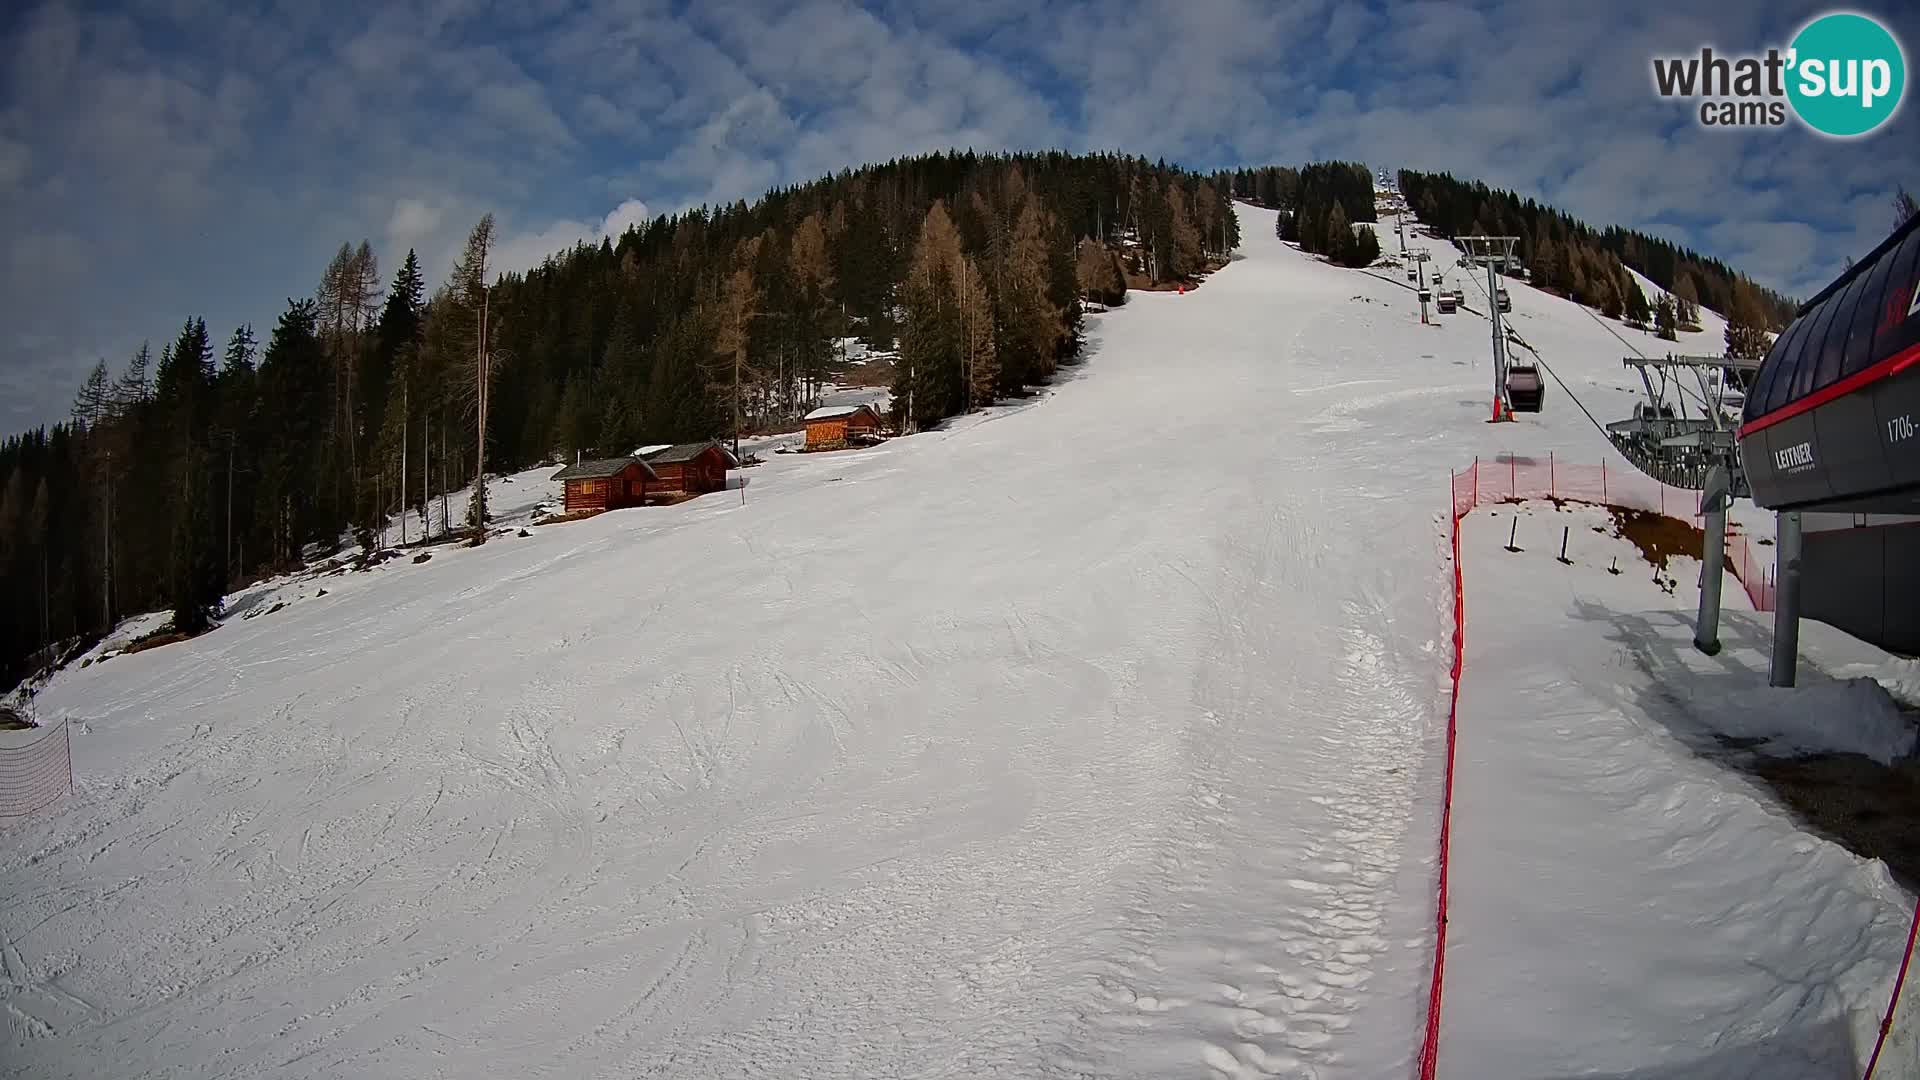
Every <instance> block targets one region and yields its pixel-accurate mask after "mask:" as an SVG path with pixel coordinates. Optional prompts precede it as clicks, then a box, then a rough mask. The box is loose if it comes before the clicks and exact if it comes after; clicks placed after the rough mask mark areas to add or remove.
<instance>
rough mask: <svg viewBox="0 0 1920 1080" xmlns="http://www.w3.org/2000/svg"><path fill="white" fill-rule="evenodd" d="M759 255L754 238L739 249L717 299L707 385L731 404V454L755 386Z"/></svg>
mask: <svg viewBox="0 0 1920 1080" xmlns="http://www.w3.org/2000/svg"><path fill="white" fill-rule="evenodd" d="M759 251H760V240H759V238H758V237H755V238H754V239H752V240H749V241H747V242H745V243H743V244H741V245H740V248H739V250H738V251H737V252H736V253H735V257H734V269H733V271H732V272H731V273H729V274H728V275H727V276H726V279H725V280H724V281H723V282H722V283H721V287H720V294H719V296H718V297H717V298H716V303H717V307H716V312H717V315H718V326H719V333H718V335H717V336H716V337H715V338H714V340H713V361H712V367H711V372H712V373H711V375H710V376H709V384H710V386H711V388H712V390H713V392H714V393H715V394H716V395H723V396H725V397H726V398H727V399H728V400H729V401H730V402H731V406H730V408H731V410H732V416H733V420H732V426H731V429H730V432H731V435H732V438H733V447H734V452H735V453H736V454H737V453H739V450H740V429H741V427H742V425H743V424H745V422H746V413H745V409H746V401H747V398H748V397H749V396H751V394H752V393H753V388H754V387H755V386H756V385H757V384H758V382H759V378H758V373H757V372H756V371H755V369H754V366H753V334H752V326H751V324H752V321H753V320H754V319H755V318H757V317H758V316H759V315H760V314H761V312H760V300H761V293H760V286H759V284H758V282H757V281H756V280H755V279H754V273H753V263H754V260H755V259H756V258H757V257H758V255H759Z"/></svg>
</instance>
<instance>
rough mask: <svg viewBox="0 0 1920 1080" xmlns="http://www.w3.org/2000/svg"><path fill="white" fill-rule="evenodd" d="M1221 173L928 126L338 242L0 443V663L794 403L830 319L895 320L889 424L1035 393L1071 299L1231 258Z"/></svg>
mask: <svg viewBox="0 0 1920 1080" xmlns="http://www.w3.org/2000/svg"><path fill="white" fill-rule="evenodd" d="M1231 183H1232V180H1231V178H1230V177H1229V176H1227V175H1226V174H1219V175H1215V176H1211V177H1208V176H1201V175H1199V174H1196V173H1193V172H1189V171H1186V170H1182V169H1179V168H1177V167H1174V166H1170V165H1168V164H1166V163H1165V162H1158V163H1154V162H1149V161H1147V160H1145V159H1141V158H1133V157H1127V156H1122V155H1111V154H1100V155H1084V156H1076V155H1067V154H1062V153H1044V154H1017V155H996V156H988V155H978V154H974V153H945V154H932V155H927V156H923V157H917V158H911V159H903V160H896V161H893V162H890V163H887V164H883V165H875V166H869V167H865V168H861V169H858V170H853V171H846V172H842V173H840V174H838V175H836V176H833V177H829V178H824V179H821V180H818V181H815V182H813V183H809V184H805V185H800V186H796V187H791V188H783V189H779V190H775V191H772V192H770V193H768V194H767V195H766V196H765V197H763V198H762V199H760V200H759V201H757V202H755V203H753V204H751V205H749V204H747V203H745V202H736V203H733V204H732V205H727V206H718V207H701V208H698V209H694V210H690V211H687V212H685V213H682V214H678V215H674V216H661V217H658V218H656V219H654V220H653V221H652V222H650V223H648V224H647V225H645V226H644V227H636V228H633V229H630V230H628V231H627V232H626V233H625V234H624V235H622V236H620V237H617V238H611V239H607V240H605V241H603V242H602V243H600V244H597V245H595V244H585V243H583V244H580V245H578V246H576V247H574V248H573V249H572V250H569V251H563V252H558V253H556V254H554V255H553V256H552V257H550V258H549V259H548V260H547V261H546V262H545V263H544V264H542V265H541V266H539V267H537V268H535V269H533V270H531V271H529V272H526V273H524V274H520V273H508V274H500V273H498V272H497V271H496V269H495V268H494V266H493V265H492V259H493V242H494V236H493V232H494V225H493V221H492V218H491V216H489V217H487V218H485V219H483V220H482V221H480V222H478V223H477V224H476V225H475V226H474V228H473V231H472V233H471V235H470V237H469V239H468V242H467V245H466V248H465V251H464V253H463V254H462V255H461V257H460V259H459V261H458V262H457V264H456V265H455V267H454V268H453V271H452V273H451V275H450V276H449V277H448V278H447V279H446V280H445V281H444V282H440V283H436V282H432V281H429V280H428V278H427V275H426V273H425V272H424V271H423V269H422V267H421V266H420V265H419V262H418V260H417V259H416V258H415V257H414V255H413V253H411V252H409V253H407V255H406V256H405V259H404V261H403V262H402V263H401V265H400V266H398V267H393V268H390V269H384V270H383V268H382V267H380V266H379V265H378V264H377V260H376V258H375V255H374V253H373V251H372V250H371V248H370V246H369V245H368V244H367V243H365V242H364V241H361V242H357V243H345V244H342V245H341V247H340V249H339V251H338V253H337V254H336V255H335V256H334V257H333V259H332V260H331V261H330V262H329V264H328V265H327V266H325V267H316V268H315V270H316V279H317V287H314V288H312V289H311V291H308V290H307V289H306V288H304V287H303V286H301V283H296V282H290V283H288V284H289V285H290V286H300V287H299V288H298V289H297V291H296V292H295V295H294V296H293V297H292V298H290V299H289V300H288V302H287V304H286V306H285V308H284V309H283V310H281V311H278V312H265V313H262V318H261V321H260V322H259V324H258V325H257V328H256V327H255V326H239V327H230V328H210V327H209V326H207V324H206V323H205V322H204V321H203V320H202V319H200V318H198V317H188V318H186V319H185V320H184V322H183V323H182V324H181V325H180V326H179V328H178V329H177V330H175V331H173V332H172V333H171V334H170V335H169V336H167V337H164V338H156V339H155V340H154V341H152V342H150V343H148V344H147V345H143V346H142V347H141V348H140V349H139V350H138V351H136V352H135V353H134V354H133V355H132V356H130V357H126V358H122V359H121V360H120V362H119V363H117V364H114V365H109V364H108V363H107V362H106V361H105V360H102V361H101V362H100V363H99V364H98V365H97V366H96V367H95V368H94V370H93V372H92V373H91V375H90V377H88V378H87V379H86V381H85V383H84V384H83V385H82V386H81V387H80V389H79V391H78V393H77V395H76V398H75V401H74V405H73V410H72V417H71V419H70V420H69V421H67V422H63V423H59V424H56V425H54V426H52V427H51V428H44V429H40V430H36V431H31V432H28V433H25V434H21V435H16V436H13V437H11V438H8V439H7V440H6V441H5V442H4V443H0V597H4V598H5V603H4V604H0V680H4V683H0V685H5V684H10V683H11V682H12V681H14V680H15V679H18V678H20V677H22V676H24V675H25V674H27V673H29V672H31V671H32V670H34V669H35V668H37V667H39V666H41V665H42V664H44V663H45V662H46V661H47V660H49V659H52V658H55V654H56V653H57V652H59V651H62V649H61V646H62V644H63V643H64V644H65V645H66V646H68V647H70V646H72V645H73V644H76V643H80V642H87V641H91V640H94V639H95V638H96V637H97V636H98V635H99V634H100V633H102V632H104V630H106V629H107V628H109V627H110V626H111V625H112V624H113V622H114V621H115V620H116V619H118V618H120V617H122V616H124V615H127V614H132V613H136V612H141V611H148V610H155V609H165V610H170V611H172V612H173V615H174V624H175V627H176V628H177V629H178V630H179V631H180V632H183V633H192V632H194V631H196V630H199V629H203V628H205V627H206V626H207V625H208V624H209V622H210V620H211V619H213V618H214V617H216V616H217V614H218V606H219V603H220V599H221V597H222V596H223V595H224V594H225V592H227V591H228V590H229V589H230V588H232V587H233V586H235V585H237V584H239V583H242V582H244V581H248V580H252V579H256V578H258V577H261V576H263V575H267V574H271V573H275V572H280V571H285V570H289V569H293V568H296V567H298V566H300V565H303V564H304V563H305V562H306V561H307V560H309V559H312V558H315V557H318V556H320V555H323V554H330V553H333V552H336V551H338V550H339V549H340V548H341V547H342V546H343V545H344V544H351V543H353V542H355V541H356V540H357V542H358V543H359V544H360V545H363V546H368V547H371V546H372V545H374V544H375V543H377V542H378V541H377V535H378V534H377V532H376V530H377V529H378V528H379V527H380V526H381V525H382V524H383V523H384V522H385V521H386V520H387V518H388V516H389V515H391V514H393V513H395V512H397V511H398V510H400V509H401V508H402V506H403V505H406V506H411V507H414V508H415V509H416V510H418V509H420V508H421V504H422V503H425V502H429V501H432V500H433V499H435V498H436V497H437V496H439V495H440V494H442V493H444V492H447V491H450V490H457V489H460V488H463V487H465V486H467V485H468V484H469V483H471V482H472V481H473V479H474V477H475V476H476V475H480V476H482V477H484V475H485V474H486V473H500V472H506V471H511V470H517V469H522V468H526V467H529V466H532V465H536V464H539V463H542V462H548V461H556V460H570V459H571V458H572V457H573V455H574V454H575V453H576V452H583V453H586V454H588V455H593V454H596V453H604V454H624V453H627V452H629V451H630V450H631V449H632V448H633V447H635V446H637V445H641V444H644V443H650V442H651V443H665V442H677V441H683V440H691V439H698V438H709V437H711V438H723V439H724V438H728V437H730V436H732V435H734V434H735V433H736V432H740V431H746V432H752V431H754V430H759V429H763V428H765V427H768V426H772V425H776V424H780V423H783V422H787V421H790V420H791V419H792V418H794V417H796V416H798V415H800V414H801V413H803V412H804V411H805V410H806V409H807V408H809V407H810V406H811V404H812V403H813V400H814V398H815V397H816V395H817V392H818V390H819V388H820V387H821V386H822V384H823V383H825V382H826V381H827V380H828V379H829V378H830V377H832V376H833V375H834V374H835V371H836V348H835V342H836V341H837V340H838V339H840V338H843V337H858V338H862V339H864V340H866V341H867V342H869V343H870V344H873V345H875V346H878V347H880V348H883V349H894V350H897V356H896V358H895V360H894V372H893V377H892V389H893V400H894V408H895V416H894V422H895V424H896V425H897V426H898V427H899V428H900V429H901V430H912V429H914V428H917V427H925V426H927V425H929V424H933V423H937V422H939V421H940V420H941V419H943V418H945V417H948V416H952V415H955V414H958V413H961V412H964V411H966V410H968V409H970V408H974V407H977V406H979V405H981V404H984V403H986V402H990V401H992V400H994V399H995V398H997V397H1004V396H1009V395H1018V394H1021V393H1023V392H1025V390H1026V388H1028V387H1031V386H1035V385H1039V384H1043V383H1045V382H1046V381H1047V379H1048V378H1049V377H1050V376H1051V375H1052V374H1053V372H1054V370H1055V368H1056V367H1057V366H1058V365H1060V364H1063V363H1071V362H1073V361H1074V359H1075V358H1076V355H1077V353H1078V350H1079V347H1080V343H1081V336H1080V329H1081V323H1080V313H1081V305H1082V302H1083V300H1084V301H1087V302H1094V303H1099V304H1103V305H1113V304H1119V303H1123V302H1124V301H1125V299H1126V293H1127V289H1128V288H1129V282H1131V283H1133V286H1134V287H1155V286H1159V285H1162V284H1169V285H1170V284H1172V283H1175V282H1188V281H1192V280H1193V279H1194V278H1195V277H1196V275H1199V274H1201V273H1203V272H1204V271H1205V269H1206V268H1207V267H1209V266H1210V265H1217V264H1218V263H1220V262H1222V261H1224V260H1225V258H1226V256H1227V253H1228V252H1230V251H1231V250H1232V249H1233V248H1234V247H1235V246H1237V244H1238V242H1239V236H1238V225H1237V223H1236V220H1235V218H1234V215H1233V214H1232V212H1231V206H1230V203H1229V201H1228V200H1229V188H1230V186H1231ZM403 459H404V466H403ZM403 468H404V475H405V489H404V492H403V489H402V476H403ZM482 492H483V497H481V498H478V499H475V500H474V504H475V506H474V508H475V510H476V511H477V512H478V513H480V514H484V506H485V501H484V486H483V487H482ZM442 505H443V506H444V503H443V504H442ZM434 513H435V518H436V520H440V519H441V518H442V517H443V515H442V513H441V508H439V507H436V508H435V511H434ZM467 524H468V525H471V524H472V522H471V521H470V522H468V523H467ZM461 528H462V526H461V523H459V522H455V523H453V529H454V531H455V533H456V534H457V533H458V532H459V531H460V530H461ZM444 532H445V530H444V527H443V528H442V529H441V530H436V539H438V538H439V537H440V536H441V535H444ZM475 535H476V536H477V537H478V538H481V539H483V538H484V533H483V532H476V534H475Z"/></svg>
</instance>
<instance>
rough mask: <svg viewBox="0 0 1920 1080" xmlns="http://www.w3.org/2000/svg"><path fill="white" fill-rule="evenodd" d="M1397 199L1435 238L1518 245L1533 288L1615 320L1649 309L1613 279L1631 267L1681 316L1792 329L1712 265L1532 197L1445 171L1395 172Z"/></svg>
mask: <svg viewBox="0 0 1920 1080" xmlns="http://www.w3.org/2000/svg"><path fill="white" fill-rule="evenodd" d="M1400 193H1401V194H1402V195H1403V196H1405V197H1406V200H1407V205H1408V206H1409V207H1410V208H1412V210H1413V212H1414V213H1415V214H1416V215H1418V216H1419V218H1420V220H1421V221H1422V222H1423V223H1425V224H1427V225H1429V226H1432V227H1433V228H1434V229H1435V230H1436V231H1438V232H1439V233H1440V235H1442V236H1468V235H1482V236H1485V235H1494V236H1517V237H1519V238H1520V246H1519V251H1518V253H1519V255H1520V257H1521V258H1522V259H1523V260H1524V261H1525V263H1526V265H1527V269H1528V271H1529V273H1530V275H1531V277H1532V281H1533V284H1535V285H1537V286H1539V287H1541V288H1544V289H1551V290H1553V291H1556V292H1560V293H1563V294H1565V295H1567V296H1570V297H1572V298H1573V299H1575V300H1578V301H1579V302H1580V303H1583V304H1586V305H1588V306H1589V307H1594V308H1599V309H1600V310H1602V311H1605V312H1606V313H1608V314H1610V315H1613V316H1615V317H1620V316H1621V315H1622V314H1623V313H1624V314H1625V315H1626V316H1627V317H1629V318H1632V317H1635V315H1636V314H1638V317H1639V318H1641V319H1644V318H1646V317H1647V315H1646V311H1647V310H1648V307H1649V305H1648V304H1647V301H1646V300H1645V298H1641V299H1640V302H1639V304H1638V305H1636V303H1635V298H1636V296H1638V295H1639V290H1638V288H1637V287H1630V286H1631V282H1630V281H1629V280H1628V279H1627V278H1626V277H1625V275H1623V274H1621V273H1620V267H1622V266H1629V267H1632V268H1633V269H1634V270H1637V271H1639V272H1640V273H1641V274H1644V275H1645V276H1646V277H1648V278H1649V279H1651V280H1652V281H1653V283H1654V284H1656V285H1658V286H1660V287H1661V288H1662V289H1665V290H1666V291H1667V292H1669V293H1671V294H1673V298H1674V300H1675V301H1676V303H1677V305H1678V307H1679V308H1681V309H1685V308H1687V307H1689V306H1695V307H1697V306H1698V305H1701V304H1704V305H1706V306H1707V307H1708V308H1709V309H1711V310H1714V311H1717V312H1720V313H1721V314H1722V315H1724V316H1726V317H1727V320H1728V322H1729V323H1731V324H1737V325H1738V326H1740V327H1742V328H1743V331H1742V332H1743V333H1744V335H1745V338H1751V337H1753V329H1768V330H1776V331H1777V330H1782V329H1785V328H1786V325H1787V324H1788V323H1789V322H1792V321H1793V313H1794V308H1795V306H1796V305H1795V303H1794V302H1793V301H1792V300H1790V299H1788V298H1787V297H1785V296H1782V295H1780V294H1779V293H1777V292H1774V291H1772V290H1771V289H1767V288H1764V287H1762V286H1760V285H1757V284H1755V283H1754V282H1753V280H1752V279H1750V278H1748V277H1747V276H1746V275H1744V274H1741V273H1738V272H1736V271H1735V270H1734V269H1733V268H1732V267H1729V266H1728V265H1727V264H1726V263H1723V262H1721V261H1720V260H1718V259H1713V258H1708V257H1707V256H1705V255H1701V254H1699V253H1698V252H1695V251H1692V250H1690V249H1688V248H1683V247H1680V246H1679V245H1677V244H1674V243H1672V242H1670V241H1667V240H1662V239H1660V238H1659V237H1656V236H1648V235H1647V234H1645V233H1641V232H1634V231H1632V230H1630V229H1622V228H1619V227H1617V226H1610V227H1608V228H1606V229H1604V230H1602V229H1595V228H1593V227H1592V226H1590V225H1587V224H1586V223H1585V222H1581V221H1576V220H1575V219H1574V218H1572V217H1571V216H1569V215H1567V214H1566V213H1564V212H1562V211H1559V210H1556V209H1554V208H1553V207H1551V206H1547V205H1545V204H1543V203H1539V202H1536V201H1534V200H1533V199H1526V200H1522V199H1521V198H1520V197H1519V196H1518V195H1515V194H1514V193H1513V192H1511V191H1505V190H1502V189H1500V188H1490V187H1488V186H1487V185H1485V184H1483V183H1480V182H1478V181H1471V182H1470V181H1466V180H1460V179H1456V178H1455V177H1453V176H1451V175H1449V174H1447V173H1423V172H1414V171H1412V170H1409V169H1402V170H1401V171H1400ZM1636 306H1638V307H1639V308H1640V311H1639V312H1638V313H1636V312H1635V311H1634V308H1635V307H1636ZM1677 314H1678V317H1679V322H1680V323H1682V324H1685V323H1687V322H1688V321H1689V320H1688V319H1687V318H1686V315H1687V312H1686V311H1685V310H1681V311H1679V312H1678V313H1677ZM1748 328H1752V329H1748ZM1743 340H1744V339H1743Z"/></svg>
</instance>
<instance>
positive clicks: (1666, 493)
mask: <svg viewBox="0 0 1920 1080" xmlns="http://www.w3.org/2000/svg"><path fill="white" fill-rule="evenodd" d="M1452 488H1453V515H1452V533H1453V537H1452V539H1453V693H1452V697H1451V700H1450V701H1449V703H1448V705H1447V750H1446V767H1445V773H1444V777H1443V779H1442V781H1441V806H1440V855H1439V865H1438V883H1437V894H1438V895H1437V897H1436V903H1435V907H1436V910H1435V914H1434V946H1433V980H1432V983H1431V985H1430V986H1429V988H1428V991H1427V1025H1426V1032H1425V1034H1424V1036H1423V1037H1422V1039H1421V1042H1420V1057H1419V1062H1418V1064H1419V1075H1420V1080H1434V1073H1435V1072H1436V1071H1437V1070H1438V1069H1439V1065H1440V1004H1441V997H1442V991H1443V990H1444V989H1445V986H1446V969H1447V883H1448V874H1449V864H1450V861H1451V859H1450V856H1451V853H1452V844H1453V762H1454V747H1455V745H1456V743H1457V742H1458V732H1459V715H1460V676H1461V672H1462V671H1463V669H1464V665H1465V656H1466V637H1467V623H1466V619H1467V615H1466V588H1465V574H1464V572H1463V570H1462V568H1461V565H1460V519H1461V518H1464V517H1466V516H1467V515H1468V514H1469V513H1472V512H1473V508H1474V507H1476V506H1481V505H1483V504H1486V503H1499V502H1507V501H1509V500H1514V499H1564V500H1567V501H1570V502H1586V503H1594V504H1597V505H1601V506H1617V507H1621V508H1623V509H1632V510H1650V511H1653V512H1654V513H1659V514H1667V515H1669V516H1672V517H1678V518H1689V519H1692V520H1694V521H1695V522H1696V523H1697V522H1698V521H1699V520H1700V518H1701V514H1700V493H1699V492H1697V491H1690V490H1688V489H1686V488H1677V487H1671V486H1668V485H1666V484H1663V483H1661V482H1660V481H1658V480H1655V479H1653V478H1652V477H1650V476H1647V475H1646V474H1645V473H1641V472H1638V471H1635V470H1629V469H1620V468H1617V467H1609V466H1608V465H1607V464H1606V463H1605V462H1602V463H1600V464H1599V465H1575V464H1568V463H1566V462H1562V461H1558V460H1556V459H1555V458H1554V456H1553V455H1552V454H1551V453H1549V454H1548V455H1547V456H1546V457H1544V458H1537V457H1521V456H1518V455H1513V454H1508V455H1504V456H1502V457H1500V458H1497V459H1495V460H1493V461H1481V460H1480V459H1478V458H1475V459H1474V462H1473V464H1472V465H1470V466H1468V467H1467V468H1466V469H1465V470H1463V471H1461V472H1457V473H1454V474H1453V484H1452ZM1727 566H1728V567H1729V568H1730V569H1731V570H1732V571H1733V572H1734V574H1735V576H1737V577H1738V578H1739V579H1740V582H1741V584H1742V585H1744V586H1745V587H1746V590H1747V596H1748V597H1749V598H1750V599H1752V600H1753V606H1754V607H1755V608H1756V609H1757V610H1760V611H1772V610H1773V582H1772V578H1771V576H1770V575H1769V574H1767V573H1766V571H1765V568H1764V567H1763V565H1762V564H1761V562H1760V560H1758V559H1757V558H1755V556H1754V552H1753V548H1752V547H1751V545H1750V544H1749V543H1748V541H1747V537H1746V536H1745V535H1744V534H1740V535H1739V536H1737V537H1736V536H1735V535H1734V531H1733V524H1732V523H1731V522H1729V523H1728V536H1727ZM1916 919H1920V915H1916ZM1916 925H1917V926H1920V923H1916ZM1905 972H1906V969H1905V965H1904V964H1903V965H1902V967H1901V974H1902V976H1903V977H1904V976H1905ZM1895 994H1896V996H1897V995H1898V989H1897V988H1896V990H1895ZM1892 1012H1893V1010H1892V1006H1891V1004H1889V1007H1888V1016H1889V1018H1891V1016H1892ZM1885 1028H1886V1024H1885V1023H1884V1022H1883V1024H1882V1032H1883V1037H1884V1031H1885ZM1877 1053H1878V1051H1877V1050H1876V1054H1877ZM1869 1075H1871V1068H1869Z"/></svg>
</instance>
